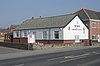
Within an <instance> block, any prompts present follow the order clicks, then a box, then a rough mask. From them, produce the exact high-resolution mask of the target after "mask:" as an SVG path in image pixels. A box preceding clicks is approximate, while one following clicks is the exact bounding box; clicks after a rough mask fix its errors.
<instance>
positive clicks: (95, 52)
mask: <svg viewBox="0 0 100 66" xmlns="http://www.w3.org/2000/svg"><path fill="white" fill-rule="evenodd" d="M92 53H94V54H100V53H97V52H95V51H93V52H92Z"/></svg>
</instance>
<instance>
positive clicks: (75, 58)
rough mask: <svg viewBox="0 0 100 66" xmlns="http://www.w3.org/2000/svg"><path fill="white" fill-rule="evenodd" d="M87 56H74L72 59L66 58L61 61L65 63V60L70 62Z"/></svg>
mask: <svg viewBox="0 0 100 66" xmlns="http://www.w3.org/2000/svg"><path fill="white" fill-rule="evenodd" d="M85 57H86V56H81V57H73V58H71V59H67V60H64V61H60V63H65V62H68V61H72V60H77V59H80V58H85Z"/></svg>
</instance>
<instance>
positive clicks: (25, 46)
mask: <svg viewBox="0 0 100 66" xmlns="http://www.w3.org/2000/svg"><path fill="white" fill-rule="evenodd" d="M0 46H3V47H10V48H16V49H23V50H28V49H31V47H28V44H18V43H6V42H0Z"/></svg>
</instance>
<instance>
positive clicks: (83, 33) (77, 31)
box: [63, 16, 88, 40]
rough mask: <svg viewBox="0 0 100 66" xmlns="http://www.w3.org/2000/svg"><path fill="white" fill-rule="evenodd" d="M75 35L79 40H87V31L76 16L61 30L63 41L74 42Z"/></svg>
mask: <svg viewBox="0 0 100 66" xmlns="http://www.w3.org/2000/svg"><path fill="white" fill-rule="evenodd" d="M76 26H78V27H76ZM83 29H85V30H83ZM76 35H79V39H88V29H87V27H86V26H85V25H84V24H83V22H82V21H81V20H80V18H79V17H78V16H76V17H75V18H74V19H73V20H72V21H71V22H70V23H69V24H68V25H67V26H66V27H65V28H64V29H63V37H64V40H75V36H76Z"/></svg>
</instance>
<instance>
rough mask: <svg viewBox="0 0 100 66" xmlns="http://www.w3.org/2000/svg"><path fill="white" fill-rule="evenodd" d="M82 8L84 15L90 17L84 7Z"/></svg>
mask: <svg viewBox="0 0 100 66" xmlns="http://www.w3.org/2000/svg"><path fill="white" fill-rule="evenodd" d="M82 10H83V11H84V13H85V14H86V16H87V17H88V18H89V19H91V18H90V16H89V15H88V13H87V12H86V9H82Z"/></svg>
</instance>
